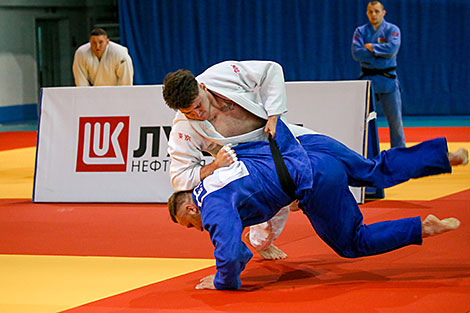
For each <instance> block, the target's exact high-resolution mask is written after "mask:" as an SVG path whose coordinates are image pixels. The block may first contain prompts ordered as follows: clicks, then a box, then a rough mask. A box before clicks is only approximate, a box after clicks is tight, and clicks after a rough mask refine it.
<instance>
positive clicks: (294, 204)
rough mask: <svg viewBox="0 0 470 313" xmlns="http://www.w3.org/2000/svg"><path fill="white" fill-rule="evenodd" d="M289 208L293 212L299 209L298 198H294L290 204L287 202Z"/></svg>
mask: <svg viewBox="0 0 470 313" xmlns="http://www.w3.org/2000/svg"><path fill="white" fill-rule="evenodd" d="M289 210H290V211H291V212H295V211H298V210H300V208H299V200H294V201H293V202H292V203H291V204H289Z"/></svg>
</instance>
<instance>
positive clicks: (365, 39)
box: [351, 20, 405, 147]
mask: <svg viewBox="0 0 470 313" xmlns="http://www.w3.org/2000/svg"><path fill="white" fill-rule="evenodd" d="M400 37H401V33H400V29H399V28H398V26H396V25H394V24H392V23H388V22H387V21H385V20H384V21H383V22H382V24H381V25H380V26H379V28H378V29H377V31H375V30H374V28H373V27H372V25H371V24H370V23H367V24H365V25H362V26H359V27H358V28H356V30H355V32H354V35H353V40H352V49H351V50H352V56H353V59H354V60H355V61H357V62H359V63H360V64H361V67H362V69H363V73H362V75H361V78H362V79H367V80H371V81H372V83H373V84H372V86H373V89H374V94H375V99H376V102H377V103H380V104H381V106H382V109H383V112H384V114H385V117H386V118H387V121H388V125H389V128H390V140H391V146H392V147H404V146H405V134H404V132H403V120H402V102H401V93H400V83H399V81H398V77H397V72H396V70H390V71H387V74H390V75H392V76H391V77H393V76H394V78H391V77H390V76H389V75H387V76H389V77H386V76H384V75H381V74H376V75H368V74H367V73H364V69H373V70H377V69H379V70H381V69H390V68H396V66H397V54H398V50H399V49H400V44H401V39H400ZM366 43H371V44H372V47H373V50H374V52H373V53H372V52H370V51H369V50H367V49H366V48H364V44H366Z"/></svg>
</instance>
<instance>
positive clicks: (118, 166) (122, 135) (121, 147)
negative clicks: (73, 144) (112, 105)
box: [76, 116, 129, 172]
mask: <svg viewBox="0 0 470 313" xmlns="http://www.w3.org/2000/svg"><path fill="white" fill-rule="evenodd" d="M78 124H79V125H78V127H79V129H78V147H77V167H76V171H77V172H125V171H126V168H127V151H128V145H129V116H100V117H98V116H95V117H80V119H79V123H78Z"/></svg>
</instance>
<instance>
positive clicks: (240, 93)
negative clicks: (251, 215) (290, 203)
mask: <svg viewBox="0 0 470 313" xmlns="http://www.w3.org/2000/svg"><path fill="white" fill-rule="evenodd" d="M163 97H164V99H165V101H166V103H167V104H168V106H169V107H170V108H172V109H175V110H179V111H178V112H177V113H176V116H175V119H174V120H173V127H172V130H171V133H170V139H169V143H168V152H169V154H170V159H171V163H170V180H171V184H172V187H173V189H174V190H175V191H179V190H189V189H192V188H194V187H195V186H197V184H199V182H200V181H201V180H202V179H204V178H205V177H207V176H208V175H209V174H210V173H212V172H213V171H214V170H215V169H216V168H218V167H221V166H227V165H229V164H231V163H232V162H233V160H232V158H231V156H230V154H229V152H230V150H228V151H225V150H223V149H222V150H221V149H220V148H221V147H222V146H224V145H227V144H233V145H235V144H238V143H241V142H251V141H259V140H267V137H266V132H269V133H271V134H274V133H275V123H276V120H277V118H278V117H280V118H281V119H284V117H283V114H284V113H286V112H287V107H286V90H285V82H284V75H283V72H282V67H281V66H280V65H279V64H277V63H274V62H270V61H241V62H238V61H226V62H222V63H219V64H216V65H214V66H212V67H210V68H208V69H207V70H206V71H205V72H203V73H202V74H201V75H199V76H197V77H194V76H193V75H192V74H191V72H189V71H187V70H178V71H176V72H173V73H169V74H168V75H167V76H166V77H165V80H164V89H163ZM258 99H259V100H258ZM273 125H274V126H273ZM289 128H291V130H292V131H293V133H294V134H295V135H296V136H299V135H302V134H306V133H314V132H313V131H311V130H308V129H305V128H302V127H299V126H296V125H289ZM203 151H206V152H209V153H211V154H212V155H213V156H214V157H215V161H214V162H212V163H210V164H208V165H205V166H203V165H201V161H202V158H203V154H202V152H203ZM288 213H289V209H288V207H286V208H284V209H282V210H280V211H279V213H278V214H277V215H276V216H274V217H273V218H272V219H271V220H269V221H266V222H265V223H262V224H260V225H256V226H253V227H251V229H250V232H249V233H248V237H249V238H248V241H249V243H250V244H251V245H252V246H253V247H254V248H255V249H256V250H257V251H258V252H259V253H260V254H261V256H263V257H264V258H265V259H281V258H285V257H286V255H285V253H284V252H282V251H281V250H279V249H278V248H277V247H276V246H274V245H273V244H272V242H273V241H274V240H275V239H276V238H277V237H278V236H279V234H280V233H281V232H282V229H283V228H284V225H285V222H286V220H287V217H288Z"/></svg>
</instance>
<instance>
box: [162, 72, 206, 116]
mask: <svg viewBox="0 0 470 313" xmlns="http://www.w3.org/2000/svg"><path fill="white" fill-rule="evenodd" d="M209 96H210V93H209V92H208V90H207V88H206V86H205V85H204V84H203V83H200V84H198V82H197V80H196V78H195V77H194V75H193V74H192V73H191V72H190V71H188V70H177V71H176V72H171V73H168V74H167V75H166V76H165V80H164V81H163V99H165V102H166V104H167V105H168V106H169V107H170V108H172V109H174V110H179V111H180V112H181V113H183V114H184V115H185V116H186V117H187V118H189V119H193V120H200V121H204V120H207V119H208V118H209V113H210V111H211V110H210V99H209Z"/></svg>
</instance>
